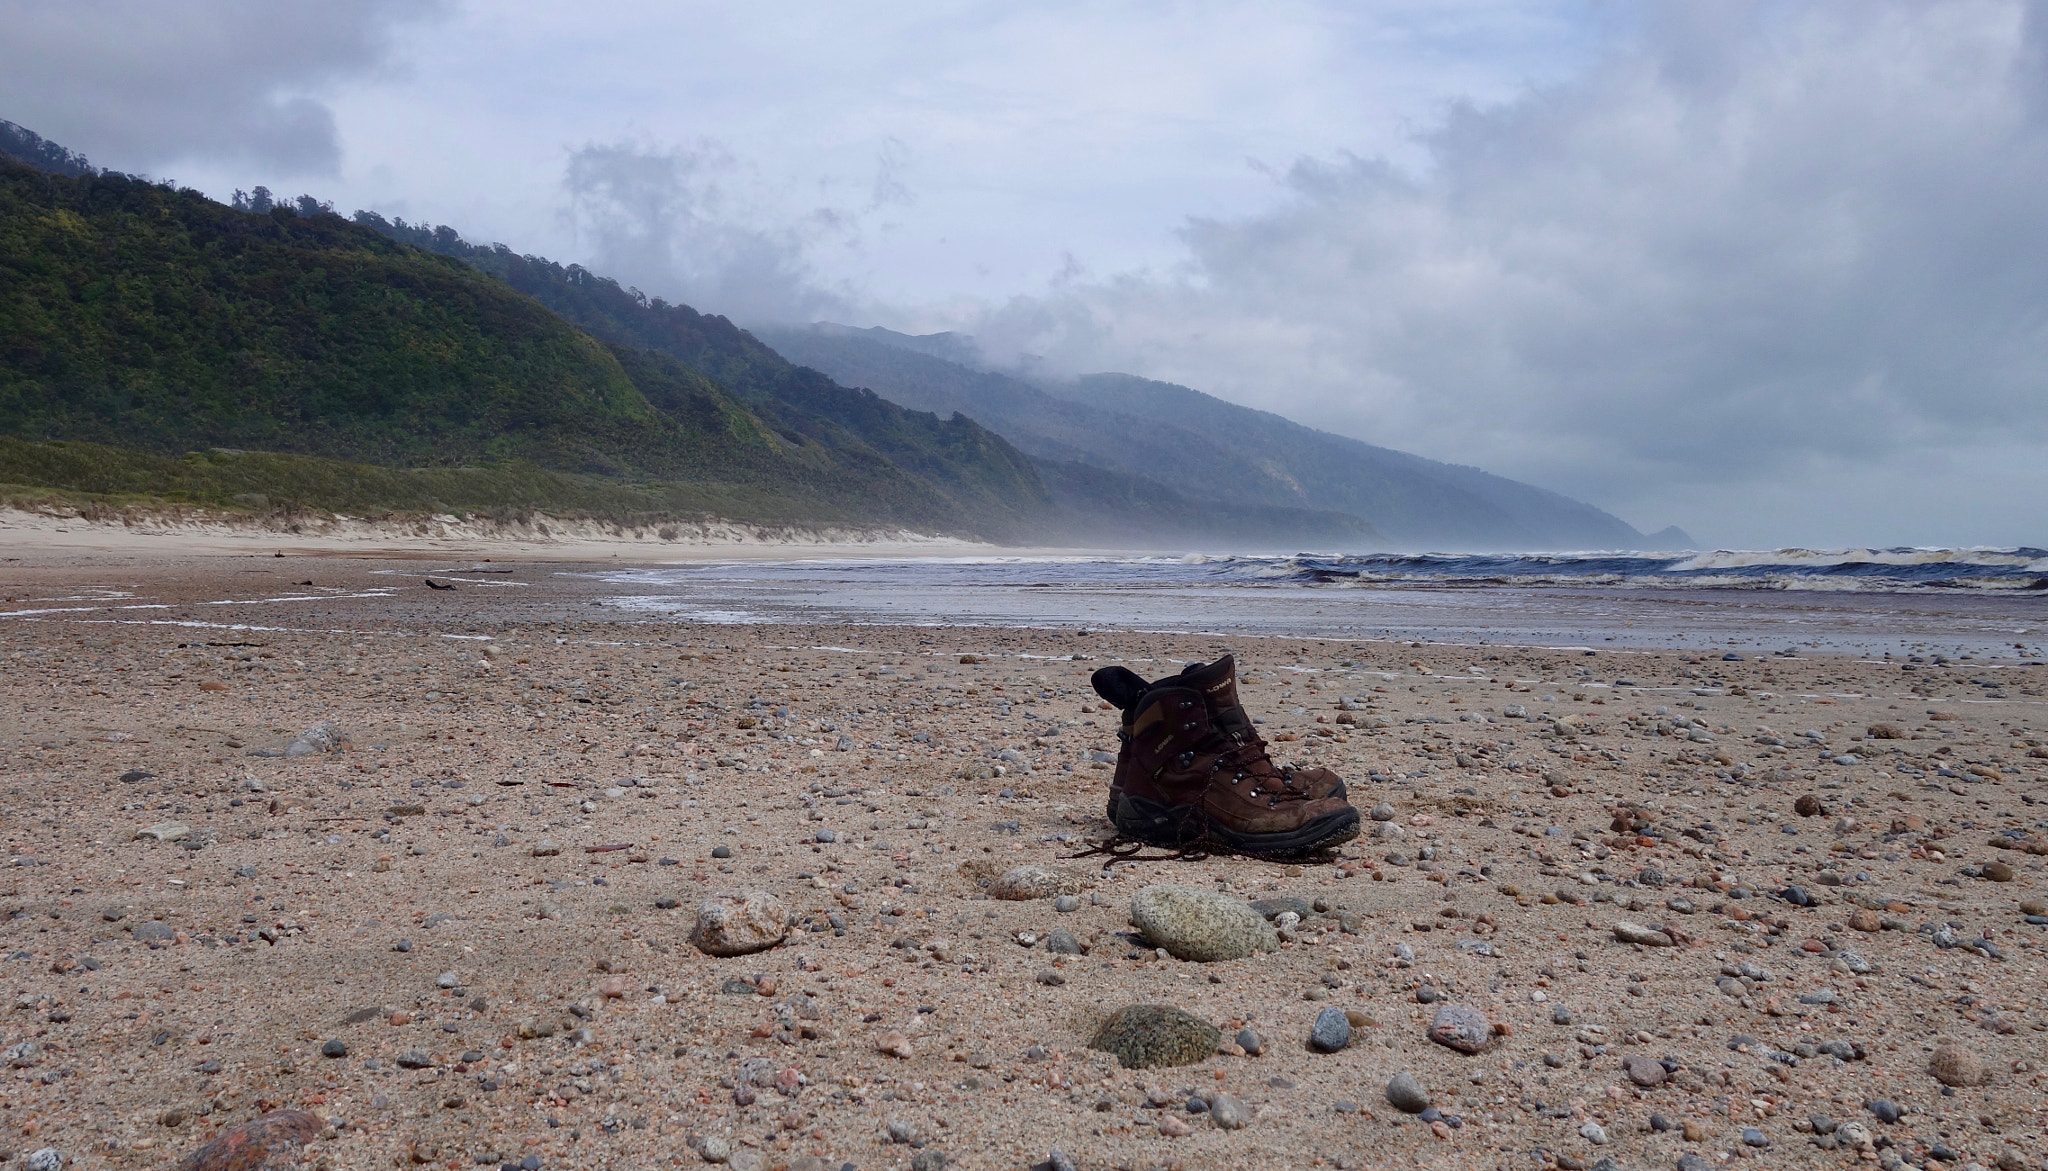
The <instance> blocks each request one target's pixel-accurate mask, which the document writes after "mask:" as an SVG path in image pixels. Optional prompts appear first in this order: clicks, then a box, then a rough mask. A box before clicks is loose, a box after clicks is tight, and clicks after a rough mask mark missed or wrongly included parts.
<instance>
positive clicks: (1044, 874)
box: [988, 866, 1069, 902]
mask: <svg viewBox="0 0 2048 1171" xmlns="http://www.w3.org/2000/svg"><path fill="white" fill-rule="evenodd" d="M1068 883H1069V880H1068V879H1067V878H1065V877H1064V876H1062V875H1060V874H1059V873H1057V872H1056V871H1052V870H1048V869H1046V868H1045V867H1043V866H1018V867H1014V868H1012V869H1010V870H1006V871H1004V872H1003V875H1002V877H1000V878H998V879H996V880H995V881H994V882H991V883H989V884H988V897H990V898H992V899H1003V900H1006V901H1009V902H1027V901H1029V900H1032V899H1049V898H1051V897H1052V896H1054V895H1056V894H1059V893H1061V891H1062V890H1064V889H1065V888H1066V887H1067V886H1068Z"/></svg>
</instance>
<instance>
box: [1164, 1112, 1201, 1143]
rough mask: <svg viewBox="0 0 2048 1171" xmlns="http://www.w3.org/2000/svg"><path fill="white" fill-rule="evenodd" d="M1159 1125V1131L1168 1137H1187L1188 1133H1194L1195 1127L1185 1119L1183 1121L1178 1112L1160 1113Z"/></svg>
mask: <svg viewBox="0 0 2048 1171" xmlns="http://www.w3.org/2000/svg"><path fill="white" fill-rule="evenodd" d="M1157 1126H1158V1128H1159V1133H1160V1134H1163V1135H1165V1136H1166V1137H1168V1138H1186V1137H1187V1136H1188V1135H1190V1134H1193V1133H1194V1129H1193V1128H1192V1127H1190V1126H1189V1125H1188V1124H1187V1123H1186V1122H1185V1121H1183V1120H1182V1119H1181V1117H1180V1116H1179V1115H1177V1114H1162V1115H1160V1116H1159V1122H1158V1123H1157Z"/></svg>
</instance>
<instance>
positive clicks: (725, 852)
mask: <svg viewBox="0 0 2048 1171" xmlns="http://www.w3.org/2000/svg"><path fill="white" fill-rule="evenodd" d="M711 856H712V857H713V858H730V857H732V847H731V846H713V847H711ZM719 1141H721V1142H723V1141H724V1140H722V1139H721V1140H719Z"/></svg>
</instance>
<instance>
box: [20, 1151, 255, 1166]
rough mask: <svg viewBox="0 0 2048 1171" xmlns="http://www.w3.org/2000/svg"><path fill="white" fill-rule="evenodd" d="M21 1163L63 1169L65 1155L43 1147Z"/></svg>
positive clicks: (215, 1164)
mask: <svg viewBox="0 0 2048 1171" xmlns="http://www.w3.org/2000/svg"><path fill="white" fill-rule="evenodd" d="M21 1165H22V1167H24V1168H25V1169H26V1171H61V1169H62V1168H63V1166H64V1156H63V1154H61V1153H60V1152H59V1151H58V1150H57V1148H55V1147H43V1148H40V1149H38V1150H34V1151H30V1152H29V1153H28V1157H27V1158H25V1159H23V1160H22V1161H21ZM226 1166H227V1164H222V1163H211V1164H201V1165H200V1166H199V1167H198V1168H197V1171H212V1169H214V1168H225V1167H226Z"/></svg>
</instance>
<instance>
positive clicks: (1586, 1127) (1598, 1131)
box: [1579, 1118, 1607, 1147]
mask: <svg viewBox="0 0 2048 1171" xmlns="http://www.w3.org/2000/svg"><path fill="white" fill-rule="evenodd" d="M1579 1137H1580V1138H1582V1139H1585V1140H1586V1141H1587V1142H1589V1143H1592V1144H1593V1145H1594V1146H1596V1147H1604V1146H1606V1145H1607V1128H1606V1127H1604V1126H1602V1125H1600V1124H1599V1123H1597V1122H1594V1121H1593V1120H1592V1119H1590V1118H1589V1119H1587V1120H1586V1121H1585V1122H1584V1123H1583V1124H1581V1125H1580V1127H1579Z"/></svg>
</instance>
